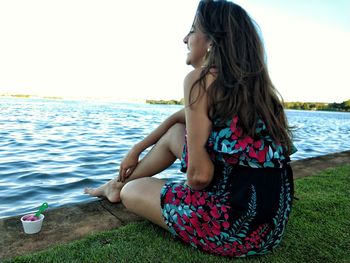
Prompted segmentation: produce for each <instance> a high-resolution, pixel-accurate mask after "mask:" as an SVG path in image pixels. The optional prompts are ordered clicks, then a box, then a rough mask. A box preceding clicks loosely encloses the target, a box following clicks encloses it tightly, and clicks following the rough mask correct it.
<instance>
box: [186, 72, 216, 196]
mask: <svg viewBox="0 0 350 263" xmlns="http://www.w3.org/2000/svg"><path fill="white" fill-rule="evenodd" d="M199 75H200V69H195V70H193V71H192V72H190V73H189V74H188V75H187V76H186V78H185V81H184V94H185V95H184V98H185V116H186V131H187V150H188V167H187V184H188V185H189V186H190V187H191V188H193V189H194V190H202V189H204V188H205V187H207V186H208V185H209V184H210V182H211V181H212V179H213V177H214V165H213V162H212V161H211V159H210V157H209V154H208V152H207V150H206V147H205V146H206V143H207V140H208V137H209V134H210V131H211V127H212V123H211V121H210V119H209V117H208V102H207V93H206V91H204V90H203V89H202V88H200V87H199V86H198V85H196V86H195V87H194V89H193V92H192V96H193V98H196V97H197V95H199V97H198V99H197V100H196V101H195V102H194V103H193V104H191V105H189V104H190V100H189V94H190V89H191V87H192V85H193V83H194V82H195V80H196V79H198V78H199ZM213 80H214V79H213V76H211V75H209V76H207V84H209V83H210V81H213ZM207 86H208V85H207Z"/></svg>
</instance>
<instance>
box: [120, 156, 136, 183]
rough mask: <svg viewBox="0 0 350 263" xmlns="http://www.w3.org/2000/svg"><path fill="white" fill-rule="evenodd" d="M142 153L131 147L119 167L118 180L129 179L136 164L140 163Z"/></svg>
mask: <svg viewBox="0 0 350 263" xmlns="http://www.w3.org/2000/svg"><path fill="white" fill-rule="evenodd" d="M139 156H140V153H139V152H138V151H136V150H134V149H131V150H130V151H129V152H128V153H127V154H126V155H125V157H124V158H123V160H122V162H121V164H120V167H119V178H118V181H120V182H124V181H125V180H126V179H128V178H129V177H130V176H131V174H132V173H133V171H134V170H135V168H136V166H137V165H138V163H139Z"/></svg>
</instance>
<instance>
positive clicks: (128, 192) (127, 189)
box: [120, 179, 140, 209]
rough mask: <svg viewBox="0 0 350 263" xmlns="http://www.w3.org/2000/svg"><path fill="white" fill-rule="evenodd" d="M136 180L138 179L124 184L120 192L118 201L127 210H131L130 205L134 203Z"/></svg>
mask: <svg viewBox="0 0 350 263" xmlns="http://www.w3.org/2000/svg"><path fill="white" fill-rule="evenodd" d="M138 180H140V179H136V180H133V181H130V182H128V183H126V184H125V185H124V186H123V188H122V190H121V191H120V199H121V201H122V203H123V205H124V206H125V207H126V208H127V209H129V208H131V206H132V203H133V202H135V199H136V196H135V194H137V184H138Z"/></svg>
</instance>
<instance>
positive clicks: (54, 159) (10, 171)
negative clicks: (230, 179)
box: [0, 98, 350, 218]
mask: <svg viewBox="0 0 350 263" xmlns="http://www.w3.org/2000/svg"><path fill="white" fill-rule="evenodd" d="M180 108H181V106H168V105H149V104H122V103H111V102H96V101H65V100H41V99H8V98H0V200H1V202H0V218H3V217H8V216H13V215H19V214H24V213H27V212H31V211H33V210H35V209H36V208H37V207H38V206H39V205H40V204H41V203H43V202H48V203H49V205H50V207H51V208H52V207H58V206H61V205H65V204H72V203H80V202H88V201H91V200H95V198H92V197H89V196H87V195H84V194H83V189H84V187H96V186H99V185H100V184H102V183H104V182H107V181H108V180H109V179H111V178H113V177H114V176H115V175H116V174H117V169H118V167H119V164H120V160H121V158H122V157H123V156H124V154H125V153H126V152H127V151H128V149H129V148H130V147H131V146H132V145H134V143H136V142H138V141H139V140H141V139H142V138H144V137H145V136H146V135H147V134H148V133H149V132H150V131H151V130H153V129H154V128H155V127H156V126H157V125H158V124H159V123H160V122H162V121H163V120H164V119H165V118H166V117H167V116H169V115H170V114H172V113H173V112H175V111H177V110H178V109H180ZM287 116H288V120H289V123H290V125H292V126H295V127H296V130H295V138H294V142H295V145H296V147H297V148H298V150H299V151H298V152H297V153H295V154H294V155H293V156H292V160H298V159H303V158H308V157H314V156H319V155H324V154H328V153H332V152H339V151H344V150H349V149H350V113H338V112H316V111H289V110H288V111H287ZM183 176H184V175H183V174H182V173H180V172H179V162H176V163H175V164H174V165H173V166H172V167H170V168H169V169H168V170H166V171H165V172H163V173H162V174H160V175H159V177H170V178H181V177H183Z"/></svg>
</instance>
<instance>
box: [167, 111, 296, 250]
mask: <svg viewBox="0 0 350 263" xmlns="http://www.w3.org/2000/svg"><path fill="white" fill-rule="evenodd" d="M241 132H242V131H241V128H240V127H239V121H238V118H237V117H234V118H233V119H232V120H230V121H228V122H226V124H225V125H218V123H216V122H214V123H213V128H212V131H211V133H210V136H209V138H208V142H207V150H208V153H209V155H210V157H211V159H212V161H213V162H214V165H215V174H214V179H213V180H212V182H211V183H210V185H209V186H208V187H207V188H205V189H204V190H201V191H195V190H192V189H191V188H190V187H189V186H188V185H186V184H185V183H184V182H183V183H177V182H167V183H166V184H165V186H164V187H163V188H162V191H161V208H162V214H163V217H164V220H165V223H166V224H167V226H168V227H169V230H170V232H171V233H172V234H173V235H174V236H176V237H177V238H179V239H180V240H182V241H183V242H185V243H188V244H191V245H192V246H194V247H196V248H198V249H201V250H203V251H206V252H209V253H213V254H217V255H225V256H236V257H238V256H247V255H257V254H266V253H268V252H270V251H272V250H273V249H274V248H275V247H277V246H278V245H279V243H280V242H281V239H282V236H283V233H284V231H285V227H286V224H287V221H288V217H289V214H290V211H291V205H292V199H293V174H292V170H291V168H290V166H289V164H288V162H289V157H288V156H287V154H286V153H285V150H284V147H282V146H281V145H280V144H279V143H277V142H275V141H273V140H272V139H271V137H270V135H269V133H268V130H267V128H266V126H265V124H264V123H263V122H262V121H259V122H258V126H257V129H256V133H257V135H258V137H256V138H255V139H253V138H251V137H245V138H242V137H241ZM187 157H188V156H187V147H186V144H185V147H184V151H183V156H182V160H181V170H182V171H183V172H186V169H187V165H188V158H187Z"/></svg>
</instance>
